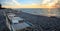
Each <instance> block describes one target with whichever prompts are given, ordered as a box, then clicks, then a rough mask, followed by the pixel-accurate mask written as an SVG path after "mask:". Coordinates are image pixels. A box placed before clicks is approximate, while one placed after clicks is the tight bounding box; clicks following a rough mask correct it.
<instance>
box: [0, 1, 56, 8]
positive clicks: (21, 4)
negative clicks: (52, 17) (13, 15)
mask: <svg viewBox="0 0 60 31" xmlns="http://www.w3.org/2000/svg"><path fill="white" fill-rule="evenodd" d="M0 3H1V4H2V6H3V7H6V8H41V7H47V6H51V5H54V4H55V3H57V0H0Z"/></svg>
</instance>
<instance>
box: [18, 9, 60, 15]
mask: <svg viewBox="0 0 60 31" xmlns="http://www.w3.org/2000/svg"><path fill="white" fill-rule="evenodd" d="M17 10H18V11H22V12H26V13H30V14H34V15H43V16H60V8H51V9H50V10H49V8H19V9H17Z"/></svg>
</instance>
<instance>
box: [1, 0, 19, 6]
mask: <svg viewBox="0 0 60 31" xmlns="http://www.w3.org/2000/svg"><path fill="white" fill-rule="evenodd" d="M2 5H3V6H16V5H18V6H19V5H20V3H18V2H17V1H16V0H5V1H2Z"/></svg>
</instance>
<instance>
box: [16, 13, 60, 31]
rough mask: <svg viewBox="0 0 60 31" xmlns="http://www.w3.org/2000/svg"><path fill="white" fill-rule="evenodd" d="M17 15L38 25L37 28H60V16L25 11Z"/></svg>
mask: <svg viewBox="0 0 60 31" xmlns="http://www.w3.org/2000/svg"><path fill="white" fill-rule="evenodd" d="M17 15H18V16H19V17H22V18H24V19H25V20H26V21H29V22H31V23H32V24H34V25H35V26H37V27H36V29H37V30H40V29H41V28H40V27H42V29H43V31H53V30H54V31H59V30H60V18H56V17H46V16H40V15H33V14H29V13H25V12H20V13H18V14H17Z"/></svg>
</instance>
